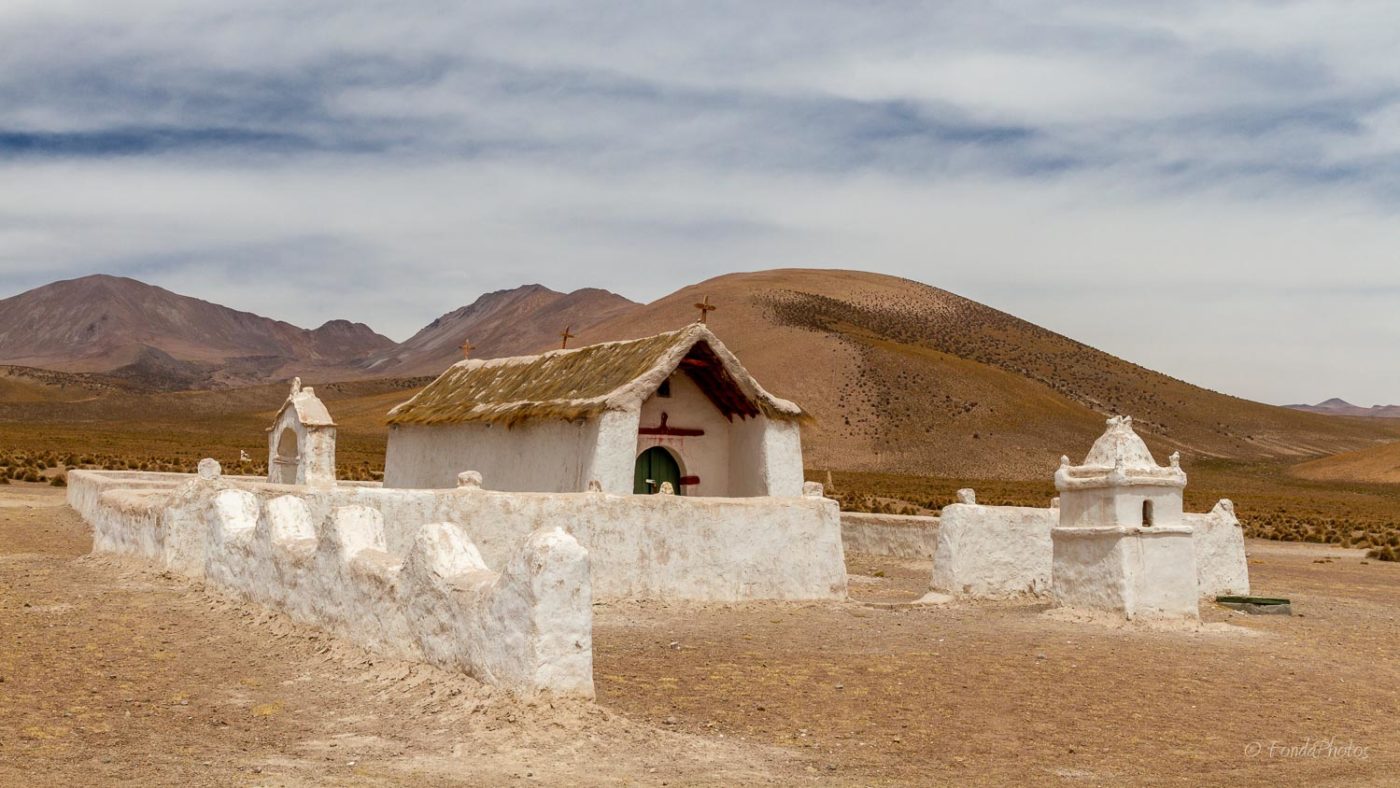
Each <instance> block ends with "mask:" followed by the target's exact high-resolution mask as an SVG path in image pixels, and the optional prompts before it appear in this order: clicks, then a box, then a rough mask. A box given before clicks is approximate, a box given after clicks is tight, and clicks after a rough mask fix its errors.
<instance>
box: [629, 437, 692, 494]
mask: <svg viewBox="0 0 1400 788" xmlns="http://www.w3.org/2000/svg"><path fill="white" fill-rule="evenodd" d="M663 482H670V483H671V489H672V490H674V491H675V493H676V495H681V494H682V492H681V466H680V463H678V462H676V458H675V457H674V456H672V455H671V452H669V451H667V450H666V449H664V448H662V447H660V446H653V447H651V448H650V449H647V450H646V451H644V452H642V453H641V454H640V455H638V456H637V469H636V473H635V474H634V475H633V477H632V492H633V493H635V494H637V495H652V494H654V493H658V492H660V491H661V485H662V483H663Z"/></svg>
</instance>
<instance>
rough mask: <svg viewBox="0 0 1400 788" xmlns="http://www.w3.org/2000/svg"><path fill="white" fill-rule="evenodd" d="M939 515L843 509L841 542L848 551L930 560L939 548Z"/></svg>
mask: <svg viewBox="0 0 1400 788" xmlns="http://www.w3.org/2000/svg"><path fill="white" fill-rule="evenodd" d="M938 523H939V520H938V518H937V517H918V516H910V515H896V514H866V513H864V512H842V513H841V543H842V545H843V546H844V547H845V549H846V552H847V553H848V554H849V553H866V554H868V555H885V556H890V557H891V558H910V559H916V560H919V559H923V560H929V559H932V558H933V556H934V552H935V551H936V550H937V549H938Z"/></svg>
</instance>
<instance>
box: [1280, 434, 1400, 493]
mask: <svg viewBox="0 0 1400 788" xmlns="http://www.w3.org/2000/svg"><path fill="white" fill-rule="evenodd" d="M1292 473H1293V475H1294V476H1298V477H1301V478H1304V479H1311V480H1313V481H1319V482H1380V483H1384V484H1395V483H1400V443H1385V444H1382V445H1380V446H1372V447H1370V448H1367V449H1361V450H1360V451H1350V452H1344V453H1342V454H1337V455H1334V456H1332V457H1323V458H1321V459H1318V460H1310V461H1308V462H1304V463H1300V464H1298V465H1295V466H1293V468H1292Z"/></svg>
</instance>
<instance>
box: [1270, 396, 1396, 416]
mask: <svg viewBox="0 0 1400 788" xmlns="http://www.w3.org/2000/svg"><path fill="white" fill-rule="evenodd" d="M1284 407H1285V408H1292V409H1293V410H1301V411H1305V412H1307V413H1321V414H1322V415H1324V416H1357V417H1360V418H1366V419H1400V405H1372V406H1371V407H1369V408H1363V407H1361V406H1360V405H1353V404H1351V403H1350V402H1347V401H1346V400H1344V399H1341V398H1340V397H1333V398H1332V399H1329V400H1324V401H1322V402H1319V403H1317V404H1316V405H1284Z"/></svg>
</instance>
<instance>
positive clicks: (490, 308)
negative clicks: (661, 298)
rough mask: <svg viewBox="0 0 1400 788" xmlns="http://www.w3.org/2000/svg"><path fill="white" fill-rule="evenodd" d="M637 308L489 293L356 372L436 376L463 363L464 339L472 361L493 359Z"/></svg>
mask: <svg viewBox="0 0 1400 788" xmlns="http://www.w3.org/2000/svg"><path fill="white" fill-rule="evenodd" d="M638 308H639V305H638V304H636V303H634V302H632V301H629V300H627V299H626V298H623V297H622V296H620V295H617V294H616V293H610V292H608V291H607V290H599V289H596V288H586V289H583V290H575V291H574V292H572V293H560V292H557V291H554V290H550V289H549V288H547V287H544V286H543V285H525V286H523V287H517V288H515V289H513V290H498V291H496V292H494V293H487V294H485V295H483V296H481V297H480V298H478V299H477V300H476V301H474V302H472V303H471V304H470V305H468V306H464V307H462V308H460V309H457V310H454V311H452V312H448V313H447V314H445V315H443V316H442V317H439V318H438V319H437V320H434V321H433V322H431V323H429V324H428V325H427V326H425V327H424V328H423V330H421V331H419V332H418V333H417V334H414V335H413V336H412V337H409V338H408V340H407V341H405V342H403V343H402V344H400V345H398V346H396V347H394V348H392V349H390V350H388V351H386V352H383V353H380V354H378V355H377V356H375V357H374V358H371V359H369V360H367V361H365V362H364V363H362V364H360V365H359V367H360V368H361V369H363V370H364V371H365V372H367V373H369V374H374V375H436V374H438V373H439V372H441V371H442V370H444V369H446V368H447V367H448V366H450V365H452V364H454V363H456V362H457V361H460V360H461V359H462V351H461V346H462V342H463V341H464V340H470V341H471V344H472V356H473V357H474V358H494V357H499V356H510V355H517V354H521V353H531V352H535V351H538V350H543V349H545V348H548V347H557V346H558V343H559V333H560V332H561V331H563V330H564V329H565V328H566V327H572V330H573V331H574V332H575V333H578V332H581V331H583V330H584V329H587V328H589V327H591V326H594V325H596V324H598V323H599V322H602V321H604V320H608V319H610V318H616V317H620V316H622V315H626V314H627V313H629V312H631V311H632V310H634V309H638Z"/></svg>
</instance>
